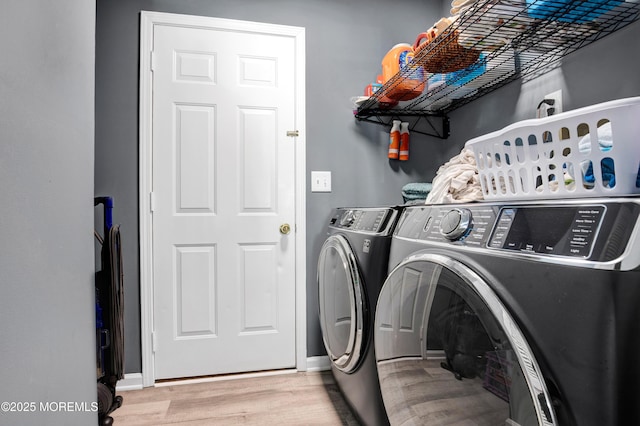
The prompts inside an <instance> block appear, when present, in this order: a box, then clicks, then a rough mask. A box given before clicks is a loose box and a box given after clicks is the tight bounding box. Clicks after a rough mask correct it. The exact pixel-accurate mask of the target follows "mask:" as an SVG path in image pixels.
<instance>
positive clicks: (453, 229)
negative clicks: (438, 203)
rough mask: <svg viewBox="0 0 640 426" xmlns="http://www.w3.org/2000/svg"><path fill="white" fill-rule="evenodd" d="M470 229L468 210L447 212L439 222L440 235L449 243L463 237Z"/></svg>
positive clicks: (469, 212)
mask: <svg viewBox="0 0 640 426" xmlns="http://www.w3.org/2000/svg"><path fill="white" fill-rule="evenodd" d="M470 228H471V211H470V210H469V209H453V210H449V211H448V212H447V213H445V215H444V217H443V218H442V221H441V222H440V233H441V234H442V235H443V236H444V237H445V238H446V239H448V240H450V241H455V240H457V239H459V238H461V237H463V236H464V235H465V234H466V233H467V231H469V229H470Z"/></svg>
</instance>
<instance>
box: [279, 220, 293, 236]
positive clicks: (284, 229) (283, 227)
mask: <svg viewBox="0 0 640 426" xmlns="http://www.w3.org/2000/svg"><path fill="white" fill-rule="evenodd" d="M289 232H291V226H290V225H289V224H288V223H283V224H282V225H280V233H281V234H283V235H287V234H288V233H289Z"/></svg>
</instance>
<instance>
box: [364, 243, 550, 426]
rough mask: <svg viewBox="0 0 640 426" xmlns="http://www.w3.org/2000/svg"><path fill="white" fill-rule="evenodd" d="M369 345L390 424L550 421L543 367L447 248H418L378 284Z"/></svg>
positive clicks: (503, 311)
mask: <svg viewBox="0 0 640 426" xmlns="http://www.w3.org/2000/svg"><path fill="white" fill-rule="evenodd" d="M374 341H375V353H376V361H377V367H378V376H379V380H380V387H381V390H382V397H383V400H384V404H385V408H386V410H387V414H388V415H389V420H390V422H391V424H392V425H396V424H397V425H399V424H429V422H430V421H433V419H437V423H438V424H442V425H446V424H467V423H468V424H479V425H508V426H518V425H520V426H529V425H555V424H557V421H556V416H555V413H554V411H553V408H552V406H551V399H550V397H549V394H548V392H547V389H546V386H545V383H544V381H543V379H542V377H541V376H540V368H539V367H538V363H537V362H536V360H535V359H534V357H533V354H532V352H531V349H530V347H529V345H528V344H527V342H526V341H525V338H524V336H523V334H522V332H521V331H520V330H519V328H518V326H517V325H516V323H515V321H514V320H513V318H512V317H511V315H510V314H509V312H508V311H507V310H506V309H505V307H504V305H503V304H502V302H501V301H500V300H499V299H498V297H497V296H496V295H495V293H494V292H493V290H492V289H491V287H489V286H488V285H487V283H486V282H485V281H484V280H483V279H482V278H481V277H480V276H479V275H478V274H476V273H475V272H474V271H473V270H471V269H470V268H468V267H467V266H465V265H464V264H462V263H460V262H459V261H457V260H454V259H452V258H450V257H447V256H442V255H438V254H431V253H417V254H415V255H413V256H411V257H409V258H407V259H405V260H404V261H403V262H402V263H400V265H398V266H397V267H396V268H395V269H394V270H393V271H392V272H391V273H390V274H389V276H388V278H387V280H386V281H385V283H384V286H383V288H382V291H381V293H380V297H379V299H378V306H377V308H376V315H375V333H374Z"/></svg>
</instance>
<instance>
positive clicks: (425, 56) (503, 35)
mask: <svg viewBox="0 0 640 426" xmlns="http://www.w3.org/2000/svg"><path fill="white" fill-rule="evenodd" d="M637 1H638V0H634V1H633V2H632V1H626V2H625V1H620V0H581V1H575V0H573V1H571V0H478V1H476V2H475V3H473V4H471V5H470V6H467V7H466V10H464V11H463V12H462V13H460V15H459V16H458V18H457V19H456V20H455V21H454V22H453V24H451V25H450V26H449V27H448V28H447V29H446V30H445V31H444V32H443V33H442V34H440V35H439V36H438V37H437V38H436V39H435V40H433V41H432V42H431V43H429V44H427V45H426V46H421V48H420V49H417V51H416V53H415V57H414V59H413V62H412V63H410V65H409V66H406V67H404V69H402V70H401V71H400V72H398V73H397V74H396V75H394V76H393V77H392V78H390V79H389V81H387V82H386V83H385V84H384V85H383V86H382V87H381V88H380V89H379V90H378V91H377V92H375V93H374V94H373V95H372V96H371V97H370V98H369V99H368V100H366V101H364V102H363V103H361V104H360V106H359V107H358V109H357V111H354V114H355V117H356V118H357V119H358V120H365V121H374V122H375V121H377V122H379V123H380V124H388V122H389V117H399V116H414V117H415V116H419V115H423V116H428V117H442V118H443V119H446V115H447V114H448V113H449V112H451V111H453V110H455V109H457V108H459V107H461V106H463V105H465V104H467V103H469V102H471V101H473V100H475V99H478V98H479V97H481V96H483V95H485V94H487V93H489V92H491V91H493V90H496V89H498V88H499V87H502V86H504V85H505V84H507V83H509V82H511V81H514V80H517V79H521V80H522V81H529V80H531V79H533V78H536V77H538V76H540V75H541V74H544V73H546V72H548V71H550V70H551V69H553V68H555V67H557V66H559V65H560V62H561V59H562V58H563V57H565V56H567V55H568V54H570V53H572V52H574V51H576V50H578V49H581V48H582V47H584V46H587V45H589V44H591V43H593V42H594V41H596V40H599V39H601V38H603V37H605V36H607V35H609V34H611V33H613V32H615V31H617V30H619V29H621V28H623V27H625V26H627V25H628V24H630V23H632V22H634V21H636V20H637V19H638V17H639V16H640V3H639V2H637ZM453 43H457V44H459V45H461V46H463V47H464V48H465V49H471V50H475V51H478V52H479V59H478V60H477V62H476V63H475V64H473V65H472V66H471V68H467V69H465V70H461V71H456V72H448V73H438V72H437V71H438V69H437V68H438V67H441V68H442V69H443V70H446V71H449V70H450V69H451V67H452V66H455V61H460V59H459V56H457V54H456V52H459V49H458V50H456V48H459V46H453V45H452V44H453ZM411 64H414V65H413V66H412V65H411ZM420 64H437V65H436V67H435V68H436V69H434V67H433V66H427V67H426V68H427V69H428V71H429V73H425V76H429V79H428V84H427V88H426V89H425V90H424V92H423V93H422V94H421V95H420V96H418V97H416V98H414V99H412V100H410V101H400V102H399V103H398V105H396V106H394V107H392V108H385V107H381V103H380V100H381V99H382V98H383V97H384V96H385V94H386V93H390V92H392V91H393V89H394V88H395V87H397V86H398V85H400V84H401V83H402V82H403V81H405V80H406V79H408V78H410V77H411V76H415V70H416V67H417V66H419V65H420ZM432 71H433V73H432ZM411 78H415V77H411ZM425 78H426V77H425ZM382 105H384V103H383V104H382ZM372 117H373V118H374V119H373V120H372ZM385 117H386V118H387V119H385ZM447 124H448V122H447ZM434 136H437V137H441V138H446V137H447V136H448V131H447V132H439V133H436V134H434Z"/></svg>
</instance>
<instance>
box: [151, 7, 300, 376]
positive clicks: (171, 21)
mask: <svg viewBox="0 0 640 426" xmlns="http://www.w3.org/2000/svg"><path fill="white" fill-rule="evenodd" d="M140 20H141V22H140V134H139V139H140V141H139V144H140V147H139V153H140V154H139V155H140V162H139V169H140V170H139V174H140V176H139V177H140V184H139V190H140V196H139V197H140V198H139V203H140V207H139V215H140V309H141V324H140V339H141V346H142V385H143V386H145V387H147V386H153V385H154V383H155V373H154V371H155V370H154V364H153V338H152V334H153V324H154V322H153V250H152V248H153V244H152V243H153V241H152V236H153V233H152V231H153V216H152V214H151V211H152V208H153V205H152V204H153V203H152V200H151V192H152V189H153V188H152V178H151V176H152V174H151V171H152V168H151V167H152V145H151V142H152V137H151V136H152V116H151V111H152V101H153V100H152V96H153V92H152V87H153V86H152V84H153V73H152V71H151V70H152V66H153V64H152V54H151V52H152V51H153V28H154V26H156V25H173V26H175V25H177V26H183V27H192V28H224V29H233V30H236V31H246V32H258V33H267V34H279V35H283V36H289V37H293V38H294V39H295V55H296V58H295V63H296V82H295V96H296V128H295V129H287V130H298V131H299V136H297V137H296V141H295V144H296V145H295V163H296V164H295V170H296V171H295V180H296V182H295V193H296V207H295V211H296V213H295V214H296V223H295V228H294V229H295V238H296V254H295V256H296V265H295V269H296V270H295V280H296V369H297V370H299V371H306V369H307V295H306V181H305V179H306V153H305V145H306V139H305V134H306V133H305V132H306V127H305V124H306V123H305V109H304V106H305V29H304V28H301V27H291V26H284V25H274V24H264V23H258V22H248V21H236V20H231V19H221V18H210V17H204V16H190V15H179V14H173V13H161V12H148V11H142V12H141V14H140Z"/></svg>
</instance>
